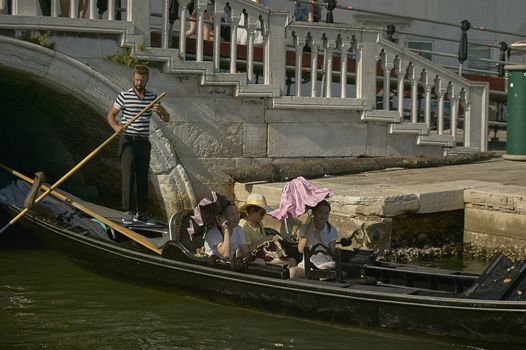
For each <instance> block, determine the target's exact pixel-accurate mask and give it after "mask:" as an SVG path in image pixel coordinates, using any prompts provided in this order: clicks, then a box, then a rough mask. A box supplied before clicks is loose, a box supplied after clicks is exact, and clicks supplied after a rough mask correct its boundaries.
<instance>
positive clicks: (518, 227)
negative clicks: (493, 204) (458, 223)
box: [464, 208, 526, 240]
mask: <svg viewBox="0 0 526 350" xmlns="http://www.w3.org/2000/svg"><path fill="white" fill-rule="evenodd" d="M464 229H465V230H466V231H470V232H478V233H486V234H491V235H493V236H500V237H507V238H517V239H522V240H526V216H525V215H519V214H511V213H503V212H499V211H490V210H482V209H475V208H466V210H465V217H464Z"/></svg>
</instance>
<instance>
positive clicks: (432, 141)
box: [416, 135, 456, 147]
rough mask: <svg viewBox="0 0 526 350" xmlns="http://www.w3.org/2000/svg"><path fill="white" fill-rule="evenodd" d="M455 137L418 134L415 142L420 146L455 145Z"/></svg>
mask: <svg viewBox="0 0 526 350" xmlns="http://www.w3.org/2000/svg"><path fill="white" fill-rule="evenodd" d="M455 143H456V142H455V138H454V137H453V136H451V135H419V136H418V138H417V140H416V144H417V145H421V146H444V147H455Z"/></svg>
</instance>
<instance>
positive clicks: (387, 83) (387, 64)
mask: <svg viewBox="0 0 526 350" xmlns="http://www.w3.org/2000/svg"><path fill="white" fill-rule="evenodd" d="M380 62H381V65H382V69H383V70H384V87H383V91H384V108H383V109H384V110H389V92H390V90H391V80H390V78H391V70H392V69H393V67H394V63H393V60H392V57H391V55H390V54H388V53H387V52H385V51H383V50H382V52H381V53H380Z"/></svg>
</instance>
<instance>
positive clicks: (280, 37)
mask: <svg viewBox="0 0 526 350" xmlns="http://www.w3.org/2000/svg"><path fill="white" fill-rule="evenodd" d="M287 16H288V13H287V12H280V11H276V10H270V16H269V18H268V22H267V26H268V29H265V36H266V37H267V39H266V40H265V57H264V62H263V64H264V67H265V68H264V72H265V84H267V85H273V86H275V87H277V88H278V89H279V92H280V95H282V96H283V95H285V93H286V91H287V84H286V79H287V78H286V77H287V74H286V70H285V69H286V60H285V53H286V51H287V50H286V43H285V40H284V38H285V28H286V23H287V21H288V19H287V18H288V17H287Z"/></svg>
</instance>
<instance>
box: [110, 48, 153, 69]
mask: <svg viewBox="0 0 526 350" xmlns="http://www.w3.org/2000/svg"><path fill="white" fill-rule="evenodd" d="M143 49H144V47H143ZM107 59H108V60H110V61H112V62H115V63H117V64H122V65H125V66H127V67H134V66H136V65H138V64H144V65H149V64H150V62H148V61H142V60H138V59H137V58H136V57H134V56H133V55H132V54H131V49H130V48H129V47H126V48H123V49H122V50H121V51H120V52H118V53H116V54H115V55H112V56H108V57H107Z"/></svg>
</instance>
